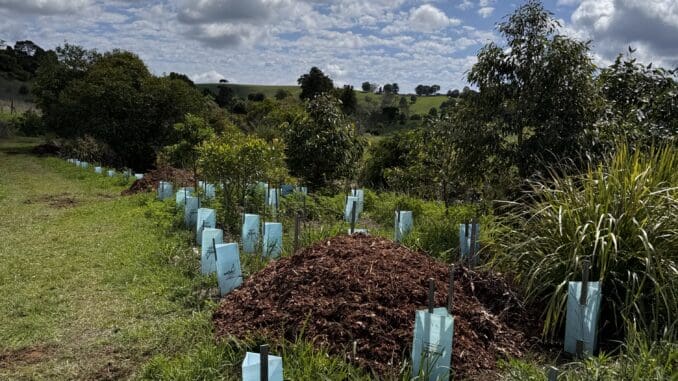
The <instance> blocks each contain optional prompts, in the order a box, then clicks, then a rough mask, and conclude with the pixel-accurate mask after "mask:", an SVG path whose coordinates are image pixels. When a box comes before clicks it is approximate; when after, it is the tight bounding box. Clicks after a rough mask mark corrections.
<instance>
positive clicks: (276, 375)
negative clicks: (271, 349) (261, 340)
mask: <svg viewBox="0 0 678 381" xmlns="http://www.w3.org/2000/svg"><path fill="white" fill-rule="evenodd" d="M260 367H261V365H260V363H259V354H258V353H253V352H247V353H246V354H245V360H244V361H243V362H242V380H243V381H261V376H260V373H259V370H260ZM268 380H269V381H282V380H283V363H282V357H278V356H271V355H268Z"/></svg>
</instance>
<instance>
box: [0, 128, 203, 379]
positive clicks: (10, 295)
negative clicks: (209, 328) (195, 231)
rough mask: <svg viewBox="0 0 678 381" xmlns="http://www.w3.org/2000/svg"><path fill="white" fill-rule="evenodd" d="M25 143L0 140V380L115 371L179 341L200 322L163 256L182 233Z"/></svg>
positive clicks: (118, 184) (181, 278)
mask: <svg viewBox="0 0 678 381" xmlns="http://www.w3.org/2000/svg"><path fill="white" fill-rule="evenodd" d="M33 144H34V141H32V140H18V141H17V140H14V141H10V142H7V141H0V242H2V245H0V293H1V294H2V295H3V298H2V299H0V327H2V329H1V330H0V379H107V378H108V379H118V378H125V377H128V376H132V375H135V374H137V373H138V371H139V369H140V366H141V365H142V364H143V363H144V362H146V361H147V360H148V359H149V358H150V357H151V356H153V355H155V354H157V353H162V352H168V351H169V352H174V351H176V350H179V349H180V348H182V347H185V346H186V345H190V344H191V343H192V340H191V337H192V336H194V334H195V331H198V329H195V328H196V326H198V327H199V326H200V325H204V324H205V323H206V322H208V320H209V319H208V318H207V317H206V316H203V315H204V313H203V312H202V311H201V309H200V308H196V305H195V303H188V302H187V297H186V295H189V296H190V295H191V292H192V290H193V289H194V288H195V287H194V286H195V284H196V282H197V281H199V280H193V279H192V278H191V277H188V276H187V275H186V274H185V273H184V272H182V271H181V270H180V268H178V267H176V266H171V265H168V264H167V263H166V262H167V261H166V260H165V259H166V258H167V255H179V254H178V253H179V252H182V251H185V249H186V245H185V241H184V240H182V239H181V237H177V236H168V235H166V234H165V233H164V231H163V230H164V229H163V228H162V227H161V226H160V225H158V224H156V223H154V222H153V221H152V220H150V219H149V218H147V217H146V214H145V213H146V212H145V210H146V208H145V204H146V202H147V201H148V200H147V199H148V196H145V195H141V196H136V197H121V196H120V191H121V190H122V189H123V188H124V186H125V185H126V184H124V182H123V181H122V180H112V179H108V178H105V177H102V176H100V175H95V174H94V173H84V172H81V171H79V170H78V169H76V168H74V167H71V166H69V165H68V164H66V163H65V162H64V161H62V160H59V159H55V158H44V159H43V158H36V157H32V156H27V155H25V154H24V153H25V151H26V150H27V149H29V148H30V147H31V146H32V145H33ZM198 307H199V306H198ZM204 311H206V312H209V311H208V310H206V309H205V310H204ZM192 327H193V329H191V328H192Z"/></svg>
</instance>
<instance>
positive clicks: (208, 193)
mask: <svg viewBox="0 0 678 381" xmlns="http://www.w3.org/2000/svg"><path fill="white" fill-rule="evenodd" d="M198 187H200V190H201V191H202V194H203V195H204V196H205V199H206V200H212V199H214V198H215V197H216V195H217V187H216V186H215V185H214V184H210V183H208V182H205V181H198Z"/></svg>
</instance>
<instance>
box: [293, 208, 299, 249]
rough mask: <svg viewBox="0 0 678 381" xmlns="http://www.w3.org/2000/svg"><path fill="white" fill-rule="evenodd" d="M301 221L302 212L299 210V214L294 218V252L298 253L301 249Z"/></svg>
mask: <svg viewBox="0 0 678 381" xmlns="http://www.w3.org/2000/svg"><path fill="white" fill-rule="evenodd" d="M300 223H301V212H299V211H297V215H296V216H295V218H294V252H295V253H296V252H297V250H299V230H300V227H301V226H300Z"/></svg>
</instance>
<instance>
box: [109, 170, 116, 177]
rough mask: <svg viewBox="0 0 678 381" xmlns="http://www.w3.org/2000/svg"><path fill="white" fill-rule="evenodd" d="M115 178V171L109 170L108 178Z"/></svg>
mask: <svg viewBox="0 0 678 381" xmlns="http://www.w3.org/2000/svg"><path fill="white" fill-rule="evenodd" d="M113 176H115V170H114V169H109V170H108V177H113Z"/></svg>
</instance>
